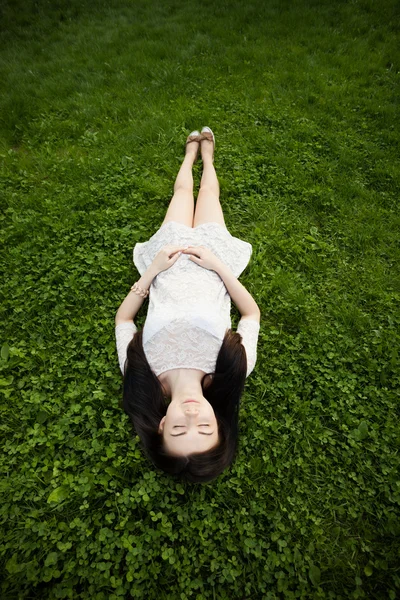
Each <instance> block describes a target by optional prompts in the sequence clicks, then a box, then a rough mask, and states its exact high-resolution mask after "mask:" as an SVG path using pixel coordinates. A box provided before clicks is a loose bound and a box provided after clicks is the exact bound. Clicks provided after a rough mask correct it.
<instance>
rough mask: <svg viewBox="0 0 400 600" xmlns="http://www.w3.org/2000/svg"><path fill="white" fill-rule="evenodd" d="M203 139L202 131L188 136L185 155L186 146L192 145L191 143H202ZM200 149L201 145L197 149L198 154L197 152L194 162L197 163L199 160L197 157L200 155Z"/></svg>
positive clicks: (193, 132)
mask: <svg viewBox="0 0 400 600" xmlns="http://www.w3.org/2000/svg"><path fill="white" fill-rule="evenodd" d="M201 139H202V137H201V135H200V131H197V130H196V131H192V133H189V135H188V136H187V139H186V144H185V153H186V146H187V145H188V144H190V142H200V140H201ZM199 148H200V144H199V145H198V147H197V152H196V156H195V159H194V162H196V160H197V156H198V154H199Z"/></svg>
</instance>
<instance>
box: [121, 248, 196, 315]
mask: <svg viewBox="0 0 400 600" xmlns="http://www.w3.org/2000/svg"><path fill="white" fill-rule="evenodd" d="M183 248H184V246H172V245H168V246H164V248H162V249H161V250H160V252H159V253H158V254H157V255H156V257H155V258H154V260H153V262H152V263H151V265H150V266H149V268H148V269H147V271H145V272H144V273H143V275H142V276H141V278H140V279H139V280H138V281H137V284H138V286H139V287H141V288H142V289H144V290H147V289H149V287H150V285H151V282H152V281H153V279H154V277H156V276H157V275H158V274H159V273H161V271H166V270H167V269H169V268H170V267H172V265H173V264H175V263H176V261H177V260H178V258H179V257H180V255H181V254H182V250H183ZM143 300H144V298H142V296H139V295H138V294H136V293H135V292H133V291H130V292H129V294H128V295H127V296H126V298H125V300H124V301H123V302H122V304H121V306H120V307H119V309H118V310H117V313H116V315H115V325H119V324H120V323H126V321H132V320H133V318H134V317H135V316H136V315H137V313H138V311H139V308H140V307H141V306H142V304H143Z"/></svg>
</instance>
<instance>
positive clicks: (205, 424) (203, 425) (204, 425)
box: [172, 423, 210, 429]
mask: <svg viewBox="0 0 400 600" xmlns="http://www.w3.org/2000/svg"><path fill="white" fill-rule="evenodd" d="M175 427H185V425H174V426H173V427H172V429H175ZM199 427H210V426H209V425H208V423H203V424H202V425H199Z"/></svg>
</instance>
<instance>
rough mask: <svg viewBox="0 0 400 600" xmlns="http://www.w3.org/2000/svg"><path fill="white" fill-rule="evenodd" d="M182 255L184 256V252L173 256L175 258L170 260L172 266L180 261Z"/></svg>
mask: <svg viewBox="0 0 400 600" xmlns="http://www.w3.org/2000/svg"><path fill="white" fill-rule="evenodd" d="M181 254H182V252H177V253H176V254H175V256H173V257H172V258H171V259H170V264H171V265H173V264H174V263H176V261H177V260H178V258H179V257H180V255H181Z"/></svg>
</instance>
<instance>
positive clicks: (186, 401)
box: [183, 400, 200, 404]
mask: <svg viewBox="0 0 400 600" xmlns="http://www.w3.org/2000/svg"><path fill="white" fill-rule="evenodd" d="M188 402H195V403H196V404H200V402H198V401H197V400H185V402H184V403H183V404H187V403H188Z"/></svg>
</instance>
